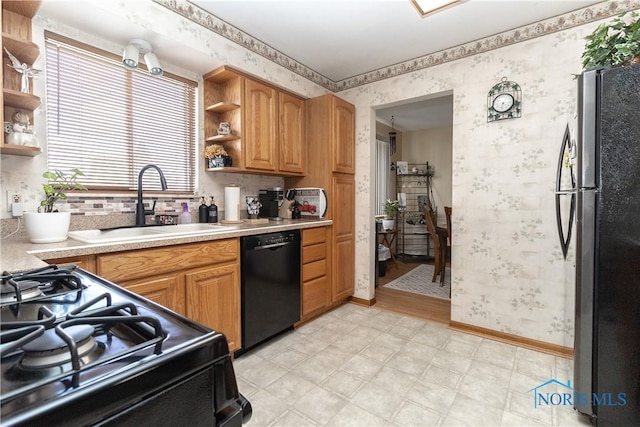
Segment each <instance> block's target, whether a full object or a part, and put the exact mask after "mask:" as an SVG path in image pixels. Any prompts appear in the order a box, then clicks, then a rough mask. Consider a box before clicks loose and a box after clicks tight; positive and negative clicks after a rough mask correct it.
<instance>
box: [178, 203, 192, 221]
mask: <svg viewBox="0 0 640 427" xmlns="http://www.w3.org/2000/svg"><path fill="white" fill-rule="evenodd" d="M180 224H191V214H190V213H189V205H187V203H186V202H183V203H182V214H181V215H180Z"/></svg>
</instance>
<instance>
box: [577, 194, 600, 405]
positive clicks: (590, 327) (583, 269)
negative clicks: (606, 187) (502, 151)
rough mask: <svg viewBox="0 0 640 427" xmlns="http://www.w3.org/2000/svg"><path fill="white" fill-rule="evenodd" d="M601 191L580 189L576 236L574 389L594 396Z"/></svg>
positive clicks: (585, 403) (583, 403) (583, 394)
mask: <svg viewBox="0 0 640 427" xmlns="http://www.w3.org/2000/svg"><path fill="white" fill-rule="evenodd" d="M597 203H598V192H597V191H596V190H584V191H583V190H581V191H579V192H578V194H577V208H578V215H577V218H576V222H577V230H576V233H577V235H576V236H577V238H576V306H575V334H574V339H575V342H574V350H573V351H574V356H573V374H574V387H573V389H574V391H575V392H576V393H578V394H579V395H581V396H591V393H592V392H594V391H595V389H594V385H595V383H594V381H595V378H593V373H594V372H595V368H594V362H596V360H594V346H596V345H597V343H596V341H597V339H596V337H595V336H594V334H595V330H594V327H595V324H594V319H595V318H596V316H597V313H596V312H597V307H596V305H595V304H594V298H595V295H596V294H597V292H598V290H597V289H596V280H595V275H596V270H595V268H596V267H595V259H596V247H597V242H596V211H597ZM574 406H575V408H576V409H577V410H578V411H579V412H581V413H583V414H585V415H588V416H594V415H595V414H596V408H595V406H594V405H593V403H592V402H591V401H588V402H575V405H574Z"/></svg>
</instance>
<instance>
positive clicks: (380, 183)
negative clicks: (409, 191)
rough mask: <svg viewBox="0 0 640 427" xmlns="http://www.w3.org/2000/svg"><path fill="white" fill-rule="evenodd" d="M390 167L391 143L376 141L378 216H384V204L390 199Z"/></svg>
mask: <svg viewBox="0 0 640 427" xmlns="http://www.w3.org/2000/svg"><path fill="white" fill-rule="evenodd" d="M390 165H391V155H390V148H389V142H387V141H382V140H379V139H378V140H376V215H382V214H384V204H385V202H386V201H387V199H388V198H389V195H388V192H389V185H388V183H389V167H390Z"/></svg>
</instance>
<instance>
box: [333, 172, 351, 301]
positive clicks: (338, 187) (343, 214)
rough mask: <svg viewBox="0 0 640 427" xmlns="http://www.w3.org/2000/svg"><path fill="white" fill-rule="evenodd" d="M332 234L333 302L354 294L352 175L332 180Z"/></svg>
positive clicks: (336, 177)
mask: <svg viewBox="0 0 640 427" xmlns="http://www.w3.org/2000/svg"><path fill="white" fill-rule="evenodd" d="M332 189H333V200H332V206H333V207H332V208H331V209H332V218H333V226H332V234H333V243H334V246H333V248H334V249H333V252H332V257H333V262H332V266H331V270H332V285H333V295H332V302H335V301H337V300H340V299H344V298H346V297H348V296H350V295H352V294H353V291H354V289H355V284H354V283H355V232H354V228H355V207H354V203H355V179H354V177H353V176H348V175H347V176H345V175H342V176H335V177H333V185H332Z"/></svg>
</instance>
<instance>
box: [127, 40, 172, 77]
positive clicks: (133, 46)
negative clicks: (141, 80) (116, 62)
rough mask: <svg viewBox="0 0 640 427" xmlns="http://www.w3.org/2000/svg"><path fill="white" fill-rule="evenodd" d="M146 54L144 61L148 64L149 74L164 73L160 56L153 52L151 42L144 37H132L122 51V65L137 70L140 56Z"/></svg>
mask: <svg viewBox="0 0 640 427" xmlns="http://www.w3.org/2000/svg"><path fill="white" fill-rule="evenodd" d="M140 55H144V63H145V64H146V65H147V68H148V70H149V74H151V75H153V76H161V75H162V73H163V70H162V65H160V61H158V57H157V56H156V55H155V53H153V47H152V46H151V43H149V42H148V41H146V40H142V39H132V40H131V41H130V42H129V44H128V45H127V46H125V48H124V52H123V53H122V65H124V66H125V68H128V69H129V70H135V69H136V68H137V67H138V58H139V56H140Z"/></svg>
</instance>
